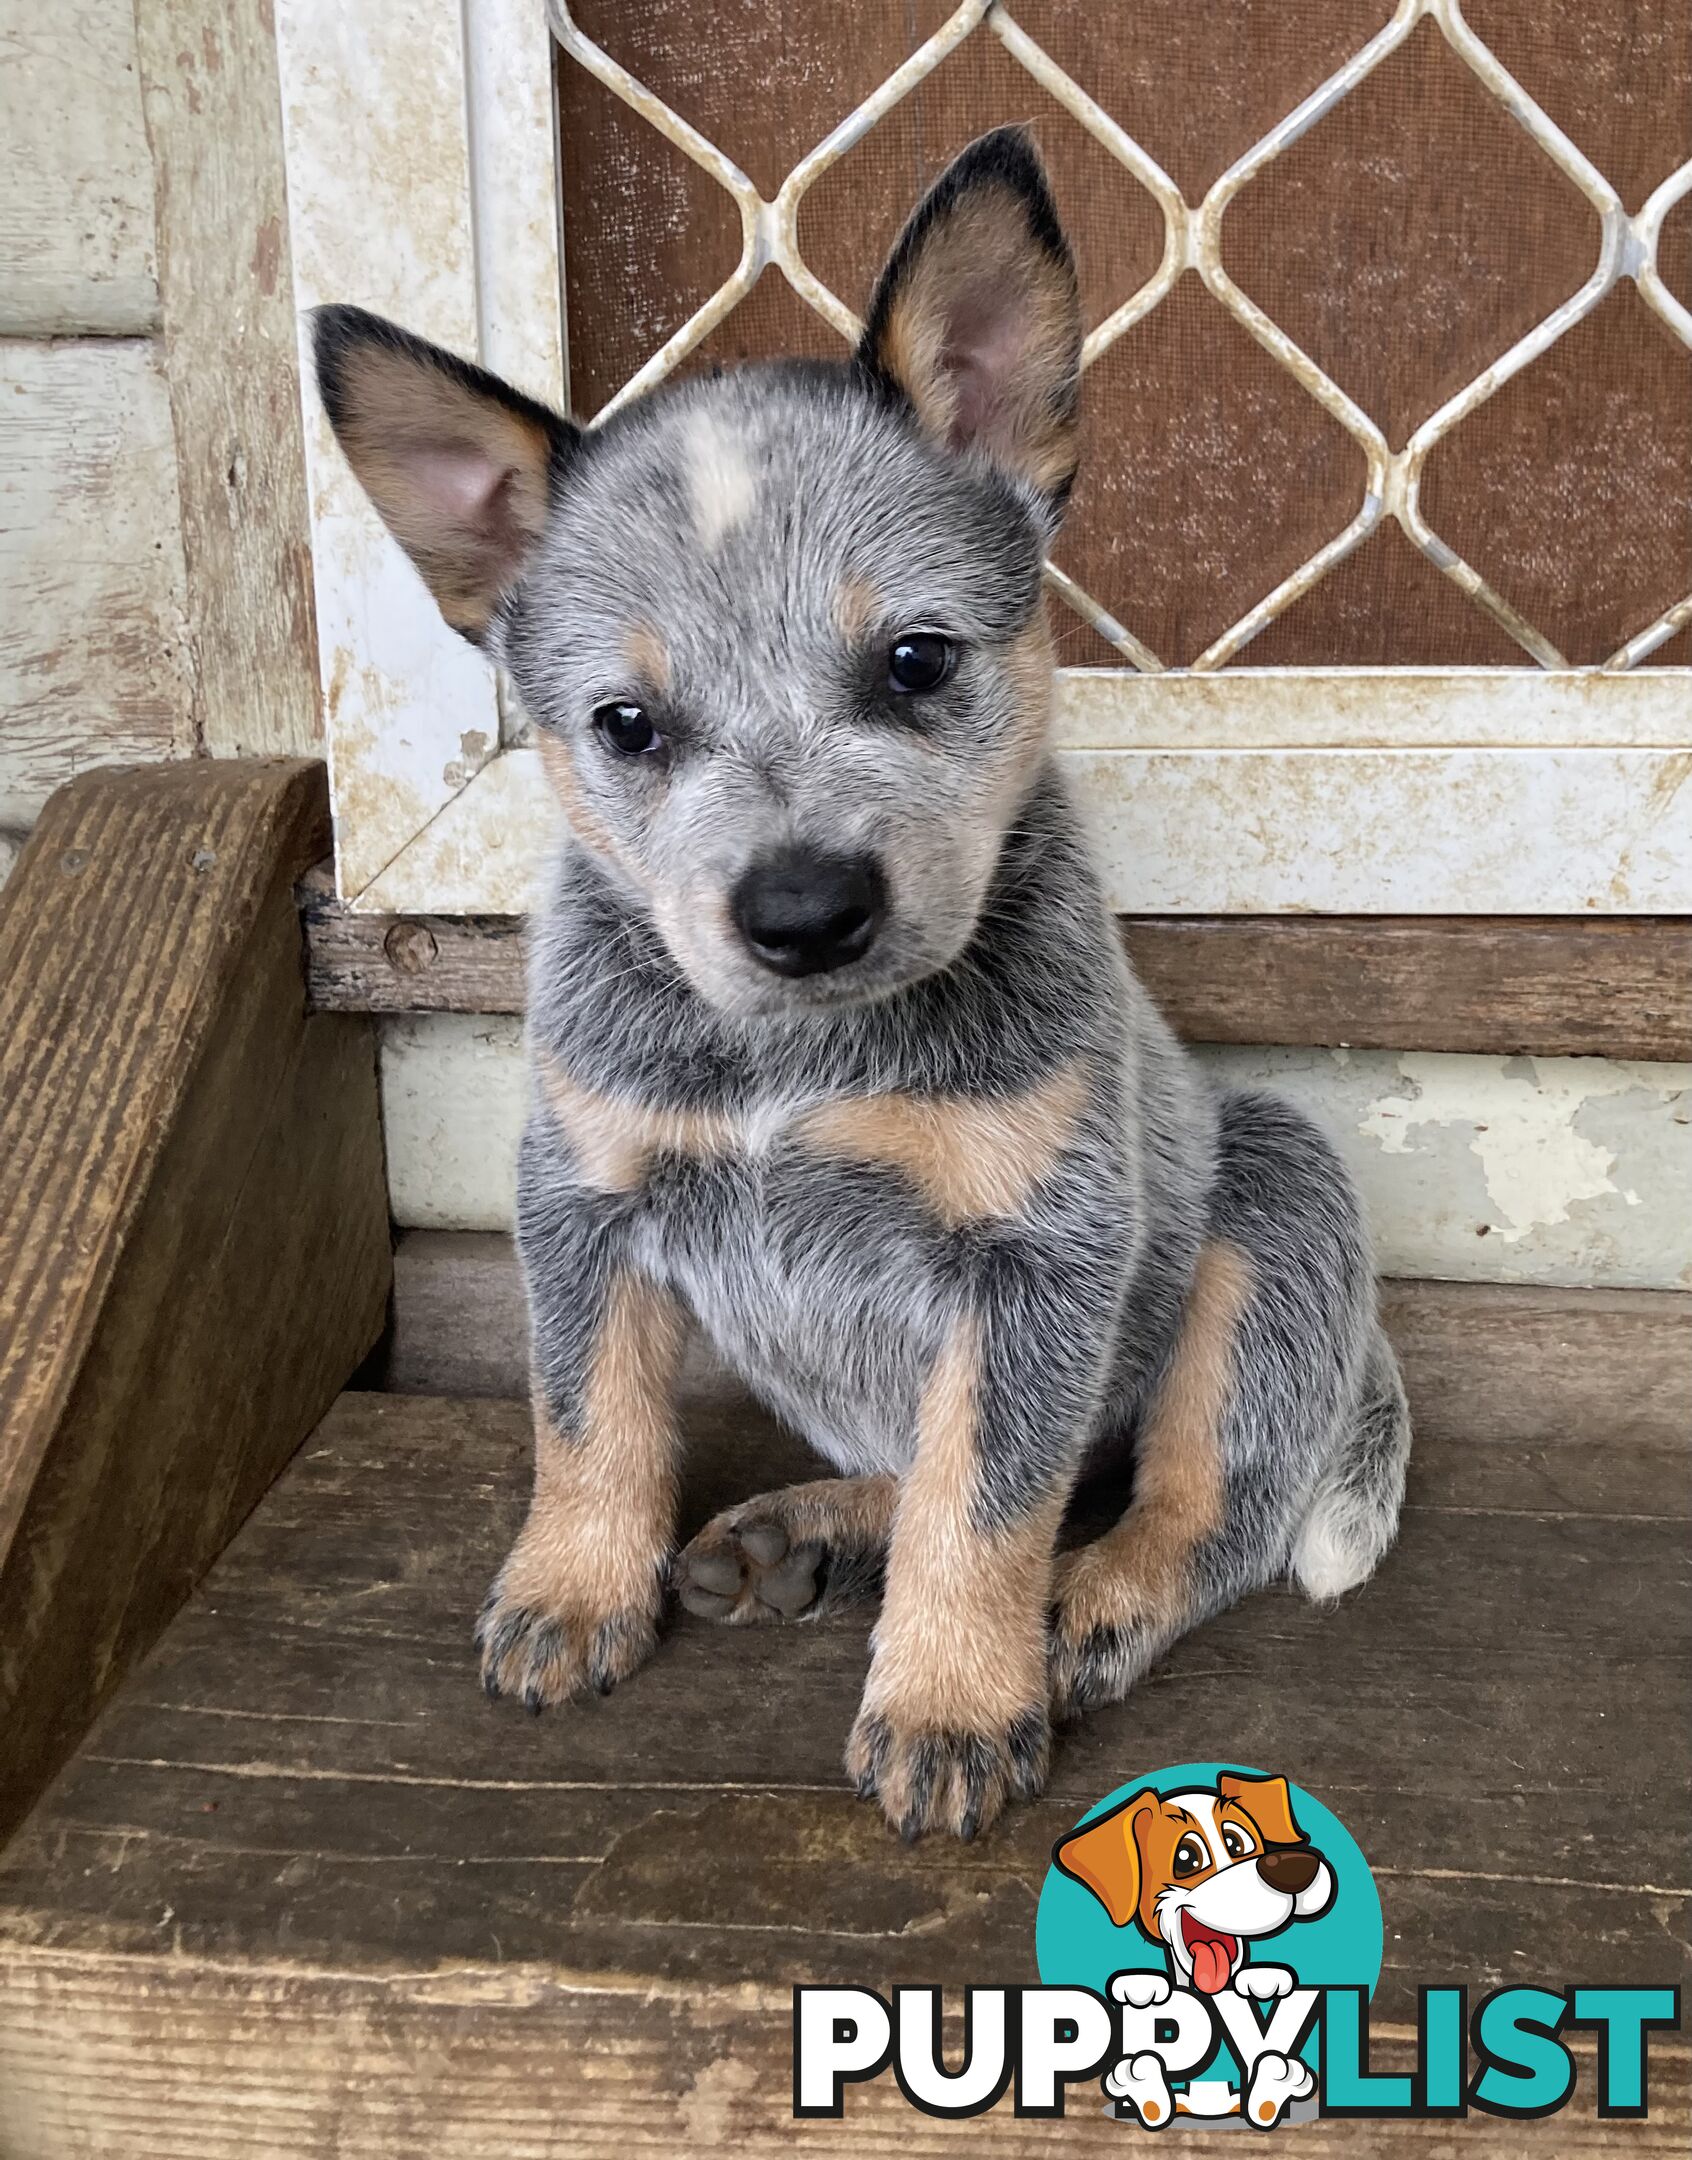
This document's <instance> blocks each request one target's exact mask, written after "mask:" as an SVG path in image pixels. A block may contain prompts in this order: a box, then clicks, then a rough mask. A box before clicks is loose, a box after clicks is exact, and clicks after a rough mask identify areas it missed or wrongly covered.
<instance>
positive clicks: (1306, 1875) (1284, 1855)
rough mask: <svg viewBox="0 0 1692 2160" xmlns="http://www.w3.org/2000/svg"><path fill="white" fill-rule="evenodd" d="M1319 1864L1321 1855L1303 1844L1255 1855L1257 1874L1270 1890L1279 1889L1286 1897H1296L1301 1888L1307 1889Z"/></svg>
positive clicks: (1320, 1863)
mask: <svg viewBox="0 0 1692 2160" xmlns="http://www.w3.org/2000/svg"><path fill="white" fill-rule="evenodd" d="M1321 1865H1322V1855H1321V1854H1320V1853H1318V1852H1312V1851H1310V1850H1309V1848H1308V1847H1306V1846H1303V1845H1299V1846H1293V1847H1290V1848H1287V1847H1283V1848H1282V1849H1281V1850H1280V1851H1279V1852H1266V1853H1259V1855H1258V1857H1257V1872H1258V1873H1259V1875H1261V1876H1262V1877H1263V1880H1264V1881H1265V1882H1266V1883H1267V1884H1268V1885H1269V1887H1270V1889H1271V1890H1279V1891H1280V1892H1281V1893H1282V1894H1283V1895H1284V1896H1286V1897H1297V1896H1298V1894H1299V1892H1300V1891H1301V1890H1308V1889H1309V1888H1310V1885H1311V1884H1312V1883H1313V1882H1314V1881H1315V1880H1316V1870H1317V1869H1318V1868H1319V1867H1320V1866H1321Z"/></svg>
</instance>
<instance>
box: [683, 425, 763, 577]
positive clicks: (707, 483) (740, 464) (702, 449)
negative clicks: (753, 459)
mask: <svg viewBox="0 0 1692 2160" xmlns="http://www.w3.org/2000/svg"><path fill="white" fill-rule="evenodd" d="M687 486H688V493H689V495H690V496H691V498H692V502H693V528H694V531H695V533H696V534H697V535H698V538H699V544H700V546H701V547H702V548H705V549H706V550H707V551H709V550H710V549H712V548H715V547H718V546H720V545H721V543H722V542H723V541H724V540H725V539H726V538H727V536H728V535H729V534H730V533H731V532H734V531H735V530H736V529H737V528H738V527H740V526H741V525H743V524H745V522H746V520H747V519H748V518H749V517H750V516H751V515H752V511H753V509H754V507H755V505H756V503H757V500H758V482H757V479H756V477H755V476H754V474H753V471H752V467H751V465H750V464H749V463H748V462H747V457H746V452H745V450H744V448H743V447H742V446H741V444H739V443H737V442H736V441H735V440H734V438H733V437H732V436H731V435H730V434H729V433H728V431H727V430H726V429H725V428H724V426H723V424H722V422H721V421H720V420H719V419H718V418H717V416H716V414H715V413H697V414H695V416H694V418H693V420H692V421H691V422H690V423H689V426H688V430H687Z"/></svg>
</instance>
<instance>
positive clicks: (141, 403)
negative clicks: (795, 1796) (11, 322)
mask: <svg viewBox="0 0 1692 2160" xmlns="http://www.w3.org/2000/svg"><path fill="white" fill-rule="evenodd" d="M0 584H3V586H4V590H5V594H6V604H5V607H4V608H3V609H0V798H5V800H6V803H7V815H8V816H9V817H10V816H13V815H20V816H21V815H28V814H30V813H32V812H33V811H35V810H38V809H39V808H40V806H41V804H42V803H43V802H45V801H46V799H47V797H48V796H49V795H50V794H51V793H52V791H53V789H54V788H55V787H57V786H58V785H59V783H60V782H61V781H62V780H68V779H70V778H71V777H72V776H73V775H74V774H76V773H79V772H84V771H86V770H87V769H88V768H89V767H90V766H92V765H110V764H118V763H122V762H123V761H125V760H126V759H135V758H161V757H169V756H172V755H173V754H181V753H183V752H186V751H188V750H190V749H192V748H193V740H194V738H193V722H192V713H191V707H192V691H193V667H192V661H191V656H190V651H189V643H188V635H187V619H186V613H185V581H184V575H183V568H182V535H181V529H180V525H179V521H178V517H177V499H176V444H175V438H174V436H173V433H172V429H171V417H170V400H169V397H168V395H167V393H166V390H165V384H164V377H163V374H162V371H161V369H160V365H159V355H158V348H157V345H156V342H154V341H151V340H145V341H132V340H126V339H109V338H108V339H101V340H99V341H97V342H90V343H76V342H72V343H65V344H59V343H55V344H38V343H34V342H31V341H28V340H21V339H20V340H10V341H7V342H5V343H3V344H0Z"/></svg>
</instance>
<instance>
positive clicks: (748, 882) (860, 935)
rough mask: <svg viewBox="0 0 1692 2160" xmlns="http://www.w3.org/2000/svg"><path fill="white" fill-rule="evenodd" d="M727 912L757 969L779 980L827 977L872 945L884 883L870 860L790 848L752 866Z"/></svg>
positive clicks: (884, 902) (879, 920) (882, 905)
mask: <svg viewBox="0 0 1692 2160" xmlns="http://www.w3.org/2000/svg"><path fill="white" fill-rule="evenodd" d="M730 905H731V908H732V911H733V915H734V921H735V927H736V928H737V929H738V930H739V932H740V934H741V936H742V937H743V938H744V939H745V941H746V944H747V947H748V949H749V950H750V951H751V953H752V955H753V957H754V958H755V959H756V960H757V961H758V962H759V963H760V965H761V966H763V967H767V968H768V969H769V970H770V971H771V972H772V974H776V975H826V974H829V973H831V972H832V971H833V970H834V969H835V968H843V967H848V966H850V965H851V963H852V962H853V961H854V960H861V959H862V958H863V956H864V954H865V953H867V952H868V951H869V949H870V947H871V945H872V944H874V942H875V936H876V932H877V931H878V930H879V929H880V928H881V925H882V921H883V918H884V917H885V915H886V913H887V882H886V880H885V878H884V877H883V876H882V874H881V866H880V864H879V863H877V862H876V860H875V858H874V857H873V856H870V855H823V854H818V853H815V852H813V851H812V850H811V849H808V848H787V849H784V850H783V851H782V853H781V854H779V855H772V856H769V857H768V858H766V860H765V861H763V862H761V863H754V864H753V866H752V868H751V869H750V870H748V871H747V872H746V874H745V876H744V877H742V879H741V880H740V882H739V884H738V885H737V886H736V887H735V889H734V894H733V897H732V900H731V903H730Z"/></svg>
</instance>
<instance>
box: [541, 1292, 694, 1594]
mask: <svg viewBox="0 0 1692 2160" xmlns="http://www.w3.org/2000/svg"><path fill="white" fill-rule="evenodd" d="M682 1337H683V1323H682V1313H681V1308H680V1306H679V1305H677V1303H676V1301H675V1299H674V1298H673V1297H671V1296H670V1294H669V1293H668V1291H666V1290H662V1289H660V1288H659V1287H658V1286H657V1285H656V1284H654V1283H649V1282H647V1281H646V1280H645V1279H644V1278H643V1277H640V1276H637V1275H622V1276H619V1277H618V1278H617V1280H616V1281H615V1282H614V1283H613V1284H612V1286H611V1291H610V1295H609V1297H608V1299H607V1301H606V1309H605V1318H604V1321H603V1323H602V1325H601V1327H600V1331H599V1339H598V1341H597V1342H596V1343H595V1344H594V1348H593V1360H592V1363H591V1365H590V1367H589V1369H588V1378H587V1386H586V1389H585V1391H584V1395H583V1405H582V1426H581V1431H580V1432H579V1433H577V1434H576V1435H575V1436H574V1437H573V1438H567V1437H565V1436H563V1435H561V1434H559V1433H557V1432H556V1431H554V1429H553V1427H552V1423H551V1420H550V1418H549V1417H548V1414H547V1410H546V1405H545V1401H544V1398H543V1397H542V1396H541V1395H540V1393H539V1391H538V1390H537V1393H536V1397H535V1490H534V1500H533V1504H532V1508H531V1516H530V1520H531V1522H532V1523H533V1524H534V1525H535V1529H536V1539H537V1544H538V1545H539V1546H540V1547H541V1549H542V1550H541V1553H540V1555H539V1556H538V1557H541V1558H542V1559H543V1561H544V1563H545V1564H547V1565H549V1566H550V1567H551V1568H552V1569H553V1571H554V1572H553V1579H554V1581H555V1582H556V1584H557V1586H558V1587H559V1589H560V1590H562V1591H566V1592H568V1594H570V1595H571V1596H572V1597H573V1598H574V1599H577V1600H579V1601H580V1602H582V1603H583V1604H585V1605H586V1606H587V1608H588V1609H589V1610H590V1611H594V1612H615V1611H616V1610H617V1609H618V1608H619V1607H621V1606H624V1605H630V1604H635V1603H638V1602H639V1601H640V1600H641V1599H643V1598H644V1597H646V1596H647V1595H648V1594H649V1593H650V1591H651V1588H652V1582H651V1576H652V1570H653V1567H654V1566H655V1564H656V1563H657V1562H658V1561H660V1560H662V1558H663V1556H664V1554H665V1553H666V1552H667V1551H668V1550H669V1544H670V1534H671V1529H672V1526H673V1523H674V1517H675V1502H676V1493H675V1455H676V1425H675V1409H674V1401H673V1394H674V1387H675V1378H676V1370H677V1367H678V1366H679V1364H680V1362H681V1351H682Z"/></svg>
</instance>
